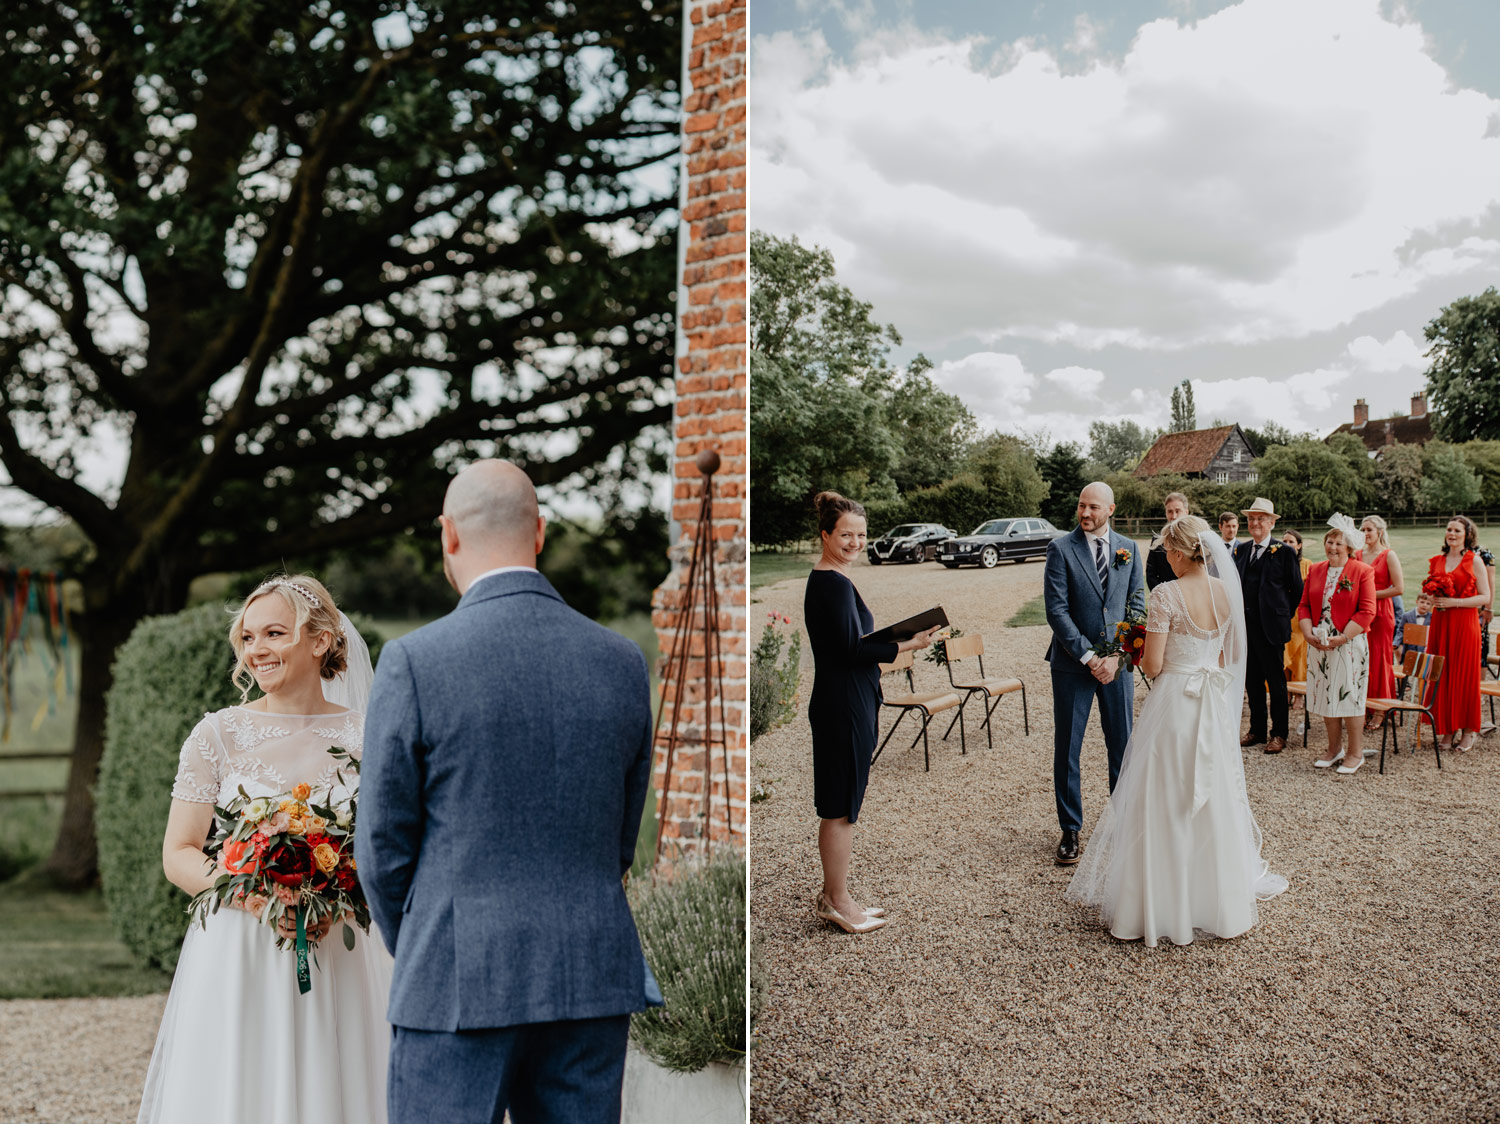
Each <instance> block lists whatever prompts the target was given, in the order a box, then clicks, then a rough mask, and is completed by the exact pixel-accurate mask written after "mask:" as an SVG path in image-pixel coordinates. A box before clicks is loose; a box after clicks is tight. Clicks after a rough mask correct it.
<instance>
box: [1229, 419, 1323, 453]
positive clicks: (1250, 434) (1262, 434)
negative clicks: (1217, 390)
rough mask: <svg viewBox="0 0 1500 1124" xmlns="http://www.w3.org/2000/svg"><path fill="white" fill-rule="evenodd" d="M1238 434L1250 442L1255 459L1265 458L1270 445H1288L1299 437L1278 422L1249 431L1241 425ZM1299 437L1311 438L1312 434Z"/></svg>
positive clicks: (1269, 422)
mask: <svg viewBox="0 0 1500 1124" xmlns="http://www.w3.org/2000/svg"><path fill="white" fill-rule="evenodd" d="M1240 432H1241V433H1243V434H1244V435H1245V440H1246V441H1248V442H1250V451H1251V452H1252V453H1254V454H1255V455H1256V456H1257V457H1263V456H1265V455H1266V450H1267V449H1269V448H1270V447H1271V446H1272V445H1290V444H1291V443H1292V442H1293V441H1294V440H1296V438H1297V437H1298V436H1299V435H1298V434H1294V433H1293V432H1292V431H1291V430H1290V429H1288V428H1287V427H1286V426H1284V425H1282V424H1281V423H1280V422H1278V421H1268V422H1266V424H1265V425H1264V426H1263V427H1261V428H1260V429H1250V428H1249V427H1247V426H1243V425H1242V426H1240ZM1300 436H1302V437H1311V436H1312V434H1310V433H1304V434H1301V435H1300Z"/></svg>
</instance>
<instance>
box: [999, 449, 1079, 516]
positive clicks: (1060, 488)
mask: <svg viewBox="0 0 1500 1124" xmlns="http://www.w3.org/2000/svg"><path fill="white" fill-rule="evenodd" d="M1083 467H1084V461H1083V453H1082V452H1081V451H1080V450H1079V448H1078V444H1077V442H1074V441H1059V442H1058V443H1057V444H1056V445H1054V446H1052V448H1051V449H1050V450H1049V451H1048V453H1047V455H1046V456H1044V457H1042V458H1041V459H1040V460H1039V461H1038V462H1037V471H1038V472H1039V473H1041V477H1042V479H1043V480H1044V481H1046V484H1047V496H1046V500H1045V502H1044V503H1043V505H1042V514H1043V515H1045V516H1046V517H1047V518H1048V519H1050V520H1051V521H1052V523H1053V525H1054V526H1057V527H1071V526H1072V525H1073V523H1074V521H1075V520H1076V518H1077V515H1078V493H1080V492H1082V491H1083V489H1084V486H1085V485H1086V484H1088V483H1089V480H1088V478H1087V477H1086V476H1085V475H1084V472H1083ZM1006 514H1010V513H1009V512H1007V513H1006ZM1015 514H1017V515H1021V514H1024V513H1023V512H1019V511H1018V512H1015Z"/></svg>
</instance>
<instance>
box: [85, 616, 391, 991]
mask: <svg viewBox="0 0 1500 1124" xmlns="http://www.w3.org/2000/svg"><path fill="white" fill-rule="evenodd" d="M351 619H353V620H354V624H355V627H356V628H358V629H359V632H360V635H361V636H363V637H364V638H365V642H366V643H367V644H368V645H369V647H370V656H371V659H372V661H373V660H374V659H376V658H377V657H378V656H379V654H380V652H379V649H380V638H379V636H378V635H377V634H376V633H374V632H372V631H371V629H370V627H369V624H368V622H365V621H363V620H361V619H359V618H351ZM228 633H229V616H228V614H226V613H225V612H224V609H223V607H222V606H220V605H217V604H209V605H199V606H197V607H196V608H192V609H187V610H184V611H183V612H180V613H176V614H173V615H171V616H162V617H149V618H147V619H146V620H144V621H142V622H141V623H140V624H139V625H137V626H136V629H135V631H134V632H132V633H131V634H130V639H129V640H127V641H126V642H125V643H124V644H122V645H120V649H119V651H118V652H116V653H115V667H114V686H112V687H111V688H110V692H109V696H108V698H107V699H106V702H105V706H106V713H105V731H104V759H103V761H102V763H101V765H100V768H99V784H98V786H97V788H96V789H95V793H94V799H95V815H94V824H95V829H96V830H97V832H98V836H99V874H100V878H101V880H102V881H103V883H104V901H105V905H106V906H107V907H108V908H109V916H110V920H111V922H112V923H113V924H114V927H115V931H116V932H117V933H119V935H120V939H121V940H122V941H123V942H124V943H125V946H126V947H127V948H129V949H130V951H131V952H132V953H134V954H135V956H136V957H138V958H139V959H140V960H141V961H142V962H143V963H145V964H149V965H152V966H155V967H159V968H163V969H165V970H166V971H169V972H170V971H172V970H173V969H174V968H175V967H176V966H177V953H178V951H179V950H180V949H181V946H182V938H183V935H184V934H185V933H186V932H187V913H186V909H187V903H188V899H187V895H186V894H184V893H183V892H182V891H181V890H179V889H177V887H175V886H173V885H172V884H171V883H170V882H168V881H167V879H166V875H165V874H163V873H162V868H161V842H162V835H163V832H164V831H165V830H166V826H167V812H168V810H169V808H170V807H171V804H172V781H173V779H174V778H175V777H176V775H177V760H178V756H179V755H180V753H181V752H182V743H183V742H184V741H185V740H186V739H187V736H188V734H189V732H191V730H192V728H193V727H194V726H195V725H196V724H197V723H198V720H199V719H200V718H202V717H203V715H204V714H205V713H207V712H209V711H214V710H219V709H221V708H223V707H226V706H232V705H234V704H235V703H238V702H239V701H240V693H239V691H238V690H237V689H236V688H235V686H234V685H233V684H232V683H231V682H230V681H229V673H230V670H231V669H232V668H233V666H234V656H233V653H232V652H231V650H230V647H229V640H228Z"/></svg>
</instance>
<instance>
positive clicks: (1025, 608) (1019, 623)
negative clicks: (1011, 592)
mask: <svg viewBox="0 0 1500 1124" xmlns="http://www.w3.org/2000/svg"><path fill="white" fill-rule="evenodd" d="M1046 623H1047V608H1046V606H1045V605H1044V604H1043V603H1042V597H1041V595H1040V594H1038V595H1037V596H1035V597H1033V598H1032V599H1031V600H1030V601H1028V602H1026V604H1024V605H1022V606H1021V607H1020V608H1019V609H1017V610H1016V611H1015V613H1014V614H1012V616H1011V618H1010V620H1008V621H1006V622H1005V625H1006V627H1007V628H1029V627H1031V626H1032V625H1037V624H1046ZM954 666H957V665H954Z"/></svg>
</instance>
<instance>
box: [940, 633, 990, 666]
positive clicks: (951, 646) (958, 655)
mask: <svg viewBox="0 0 1500 1124" xmlns="http://www.w3.org/2000/svg"><path fill="white" fill-rule="evenodd" d="M943 652H944V653H945V654H946V655H947V657H948V658H949V659H950V660H966V659H968V658H969V657H970V656H982V655H984V637H983V636H979V635H977V634H976V635H974V636H950V637H948V638H947V639H946V640H944V641H943Z"/></svg>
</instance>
